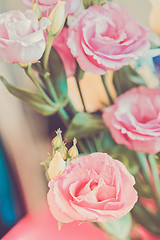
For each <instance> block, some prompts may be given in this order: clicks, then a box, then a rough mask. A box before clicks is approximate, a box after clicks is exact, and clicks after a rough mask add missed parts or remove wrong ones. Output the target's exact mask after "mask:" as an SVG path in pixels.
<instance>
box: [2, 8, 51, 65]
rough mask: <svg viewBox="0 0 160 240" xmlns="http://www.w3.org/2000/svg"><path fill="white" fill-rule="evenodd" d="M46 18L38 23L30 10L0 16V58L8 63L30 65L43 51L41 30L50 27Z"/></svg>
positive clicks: (43, 40) (43, 41) (43, 43)
mask: <svg viewBox="0 0 160 240" xmlns="http://www.w3.org/2000/svg"><path fill="white" fill-rule="evenodd" d="M50 24H51V22H50V20H49V19H48V18H42V19H41V20H40V21H38V16H37V14H36V13H35V12H34V11H32V10H27V11H25V12H24V13H23V12H21V11H18V10H15V11H14V10H13V11H10V12H5V13H2V14H0V58H1V59H3V60H4V61H6V62H9V63H22V64H26V63H32V62H35V61H37V60H38V59H40V58H41V57H42V54H43V52H44V50H45V39H44V34H43V30H44V29H46V28H47V26H48V25H50Z"/></svg>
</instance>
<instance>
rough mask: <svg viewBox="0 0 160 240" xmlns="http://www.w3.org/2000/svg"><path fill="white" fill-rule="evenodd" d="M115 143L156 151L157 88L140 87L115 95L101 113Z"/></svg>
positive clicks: (159, 123) (159, 142)
mask: <svg viewBox="0 0 160 240" xmlns="http://www.w3.org/2000/svg"><path fill="white" fill-rule="evenodd" d="M103 120H104V122H105V124H106V125H107V126H108V128H109V129H110V131H111V134H112V137H113V138H114V140H115V141H116V142H117V143H118V144H124V145H126V147H128V148H130V149H133V150H135V151H137V152H144V153H157V152H159V151H160V90H159V89H149V88H147V87H144V86H141V87H138V88H133V89H131V90H129V91H127V92H126V93H124V94H122V95H121V96H120V97H118V98H117V99H116V101H115V103H114V104H113V105H112V106H110V107H108V108H106V109H105V110H104V112H103Z"/></svg>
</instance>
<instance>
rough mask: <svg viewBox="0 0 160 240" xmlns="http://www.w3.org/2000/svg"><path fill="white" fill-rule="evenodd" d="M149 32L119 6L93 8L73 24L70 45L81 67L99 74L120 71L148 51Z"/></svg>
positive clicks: (107, 5)
mask: <svg viewBox="0 0 160 240" xmlns="http://www.w3.org/2000/svg"><path fill="white" fill-rule="evenodd" d="M148 35H149V31H148V29H147V28H145V27H143V26H141V25H140V24H139V23H137V22H136V20H135V19H134V18H133V17H132V16H131V14H130V13H129V12H128V11H127V10H125V9H124V8H122V7H120V6H119V5H117V4H116V3H111V2H108V3H106V4H105V5H103V6H90V7H89V8H88V9H86V10H83V11H82V12H81V13H80V14H79V15H78V16H77V17H76V18H75V19H74V20H73V21H72V23H71V24H70V30H69V39H68V46H69V47H70V49H71V52H72V54H73V56H74V57H76V59H77V61H78V63H79V65H80V67H81V68H82V69H83V70H85V71H87V72H92V73H96V74H105V72H106V70H108V69H110V70H117V69H120V68H121V67H122V66H124V65H128V64H129V62H130V59H132V58H134V59H137V58H138V57H140V56H143V55H144V54H145V53H146V51H147V50H148V49H149V41H147V40H146V39H147V37H148Z"/></svg>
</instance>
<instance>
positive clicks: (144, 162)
mask: <svg viewBox="0 0 160 240" xmlns="http://www.w3.org/2000/svg"><path fill="white" fill-rule="evenodd" d="M136 154H137V156H138V159H139V163H140V166H141V170H142V174H143V177H144V179H145V180H146V182H147V183H148V185H149V187H150V190H151V193H152V196H153V199H154V201H155V203H156V205H157V208H158V209H160V202H159V201H157V196H156V195H155V193H154V191H153V187H152V184H151V179H150V176H149V171H150V166H149V164H148V160H147V157H146V155H145V154H144V153H136ZM150 162H151V160H150ZM152 164H153V163H152ZM152 167H153V166H152ZM157 187H158V186H157Z"/></svg>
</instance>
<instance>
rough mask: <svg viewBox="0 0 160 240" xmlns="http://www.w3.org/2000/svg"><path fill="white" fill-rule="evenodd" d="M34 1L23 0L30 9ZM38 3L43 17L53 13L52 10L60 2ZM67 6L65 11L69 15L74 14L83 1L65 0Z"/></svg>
mask: <svg viewBox="0 0 160 240" xmlns="http://www.w3.org/2000/svg"><path fill="white" fill-rule="evenodd" d="M32 2H33V1H32V0H22V3H23V4H24V5H25V6H26V7H28V8H31V7H32ZM35 2H38V4H39V7H40V10H41V12H42V15H43V16H46V15H47V12H49V13H50V12H51V10H52V9H53V8H54V7H55V6H56V4H57V2H58V0H38V1H35ZM64 2H65V3H66V4H65V11H66V13H67V14H74V13H75V12H76V11H77V10H78V8H79V6H80V3H81V0H64Z"/></svg>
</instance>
